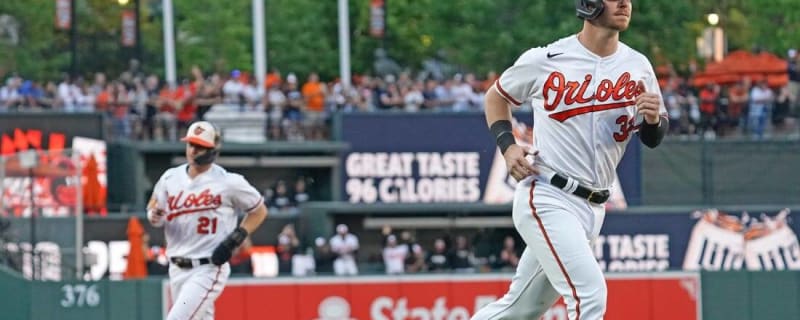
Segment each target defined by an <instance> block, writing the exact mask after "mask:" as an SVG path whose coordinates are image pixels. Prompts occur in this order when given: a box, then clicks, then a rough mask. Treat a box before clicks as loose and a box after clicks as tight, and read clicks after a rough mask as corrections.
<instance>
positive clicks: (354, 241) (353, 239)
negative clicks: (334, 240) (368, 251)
mask: <svg viewBox="0 0 800 320" xmlns="http://www.w3.org/2000/svg"><path fill="white" fill-rule="evenodd" d="M348 238H350V241H349V242H350V246H352V249H353V251H356V250H358V247H359V245H358V237H356V236H355V235H352V234H351V235H350V236H349V237H348Z"/></svg>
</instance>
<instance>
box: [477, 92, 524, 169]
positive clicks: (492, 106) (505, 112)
mask: <svg viewBox="0 0 800 320" xmlns="http://www.w3.org/2000/svg"><path fill="white" fill-rule="evenodd" d="M484 102H485V107H484V113H485V114H486V123H487V124H488V125H489V131H490V132H491V134H492V137H493V138H494V139H495V143H496V144H497V147H498V148H500V152H501V153H502V154H505V153H506V150H507V149H508V148H509V147H510V146H512V145H515V144H516V143H517V142H516V140H515V139H514V132H513V125H512V124H511V108H510V107H509V105H508V102H507V101H506V100H505V98H503V97H502V96H500V94H499V93H498V92H497V90H496V89H495V88H494V87H492V88H491V89H489V92H487V94H486V98H485V99H484Z"/></svg>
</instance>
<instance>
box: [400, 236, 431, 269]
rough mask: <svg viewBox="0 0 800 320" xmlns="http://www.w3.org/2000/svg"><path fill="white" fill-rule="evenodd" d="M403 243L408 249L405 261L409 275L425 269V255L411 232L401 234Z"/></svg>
mask: <svg viewBox="0 0 800 320" xmlns="http://www.w3.org/2000/svg"><path fill="white" fill-rule="evenodd" d="M400 239H401V243H402V244H403V245H404V246H406V247H408V249H407V251H408V254H407V255H406V260H405V270H406V272H408V273H416V272H420V271H422V270H424V269H425V253H424V252H422V247H421V246H420V245H419V244H418V243H417V241H416V240H415V239H414V237H413V236H412V235H411V232H409V231H408V230H405V231H403V232H401V233H400Z"/></svg>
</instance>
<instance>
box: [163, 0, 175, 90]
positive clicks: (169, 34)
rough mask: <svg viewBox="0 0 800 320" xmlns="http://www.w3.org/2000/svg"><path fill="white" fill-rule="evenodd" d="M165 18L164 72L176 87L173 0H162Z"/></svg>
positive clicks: (170, 83)
mask: <svg viewBox="0 0 800 320" xmlns="http://www.w3.org/2000/svg"><path fill="white" fill-rule="evenodd" d="M161 4H162V7H163V12H162V17H163V19H164V23H163V25H164V63H165V66H164V67H165V68H164V69H165V70H164V73H165V75H166V77H167V83H168V84H169V85H170V87H174V86H175V84H176V83H177V82H175V27H173V25H172V19H173V14H172V0H162V1H161Z"/></svg>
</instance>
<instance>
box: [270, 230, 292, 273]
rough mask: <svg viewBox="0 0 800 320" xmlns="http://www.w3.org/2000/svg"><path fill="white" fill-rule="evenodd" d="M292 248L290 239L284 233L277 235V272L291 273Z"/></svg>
mask: <svg viewBox="0 0 800 320" xmlns="http://www.w3.org/2000/svg"><path fill="white" fill-rule="evenodd" d="M295 253H296V252H295V250H294V249H293V248H292V239H290V238H289V236H287V235H285V234H280V235H279V236H278V246H277V247H276V248H275V254H277V255H278V274H279V275H291V274H292V257H293V256H294V254H295Z"/></svg>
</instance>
